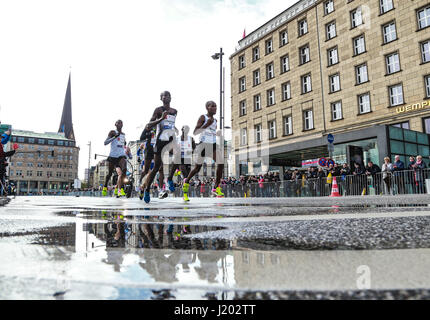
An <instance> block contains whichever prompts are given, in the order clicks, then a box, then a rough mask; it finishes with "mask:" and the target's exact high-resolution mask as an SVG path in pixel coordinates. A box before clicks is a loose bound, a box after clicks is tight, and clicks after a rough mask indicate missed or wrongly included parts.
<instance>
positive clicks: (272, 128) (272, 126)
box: [267, 120, 276, 139]
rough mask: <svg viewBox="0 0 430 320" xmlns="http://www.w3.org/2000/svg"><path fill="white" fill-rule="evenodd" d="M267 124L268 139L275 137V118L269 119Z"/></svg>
mask: <svg viewBox="0 0 430 320" xmlns="http://www.w3.org/2000/svg"><path fill="white" fill-rule="evenodd" d="M267 126H268V127H269V139H275V138H276V120H271V121H269V122H268V123H267Z"/></svg>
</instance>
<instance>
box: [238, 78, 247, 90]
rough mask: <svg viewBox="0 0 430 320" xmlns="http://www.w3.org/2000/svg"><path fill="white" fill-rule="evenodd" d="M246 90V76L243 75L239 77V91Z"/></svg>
mask: <svg viewBox="0 0 430 320" xmlns="http://www.w3.org/2000/svg"><path fill="white" fill-rule="evenodd" d="M245 90H246V78H245V77H242V78H240V79H239V92H243V91H245Z"/></svg>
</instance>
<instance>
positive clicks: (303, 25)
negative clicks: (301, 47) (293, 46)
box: [298, 19, 308, 37]
mask: <svg viewBox="0 0 430 320" xmlns="http://www.w3.org/2000/svg"><path fill="white" fill-rule="evenodd" d="M298 24H299V37H301V36H303V35H305V34H306V33H308V22H307V20H306V19H302V20H300V21H299V22H298Z"/></svg>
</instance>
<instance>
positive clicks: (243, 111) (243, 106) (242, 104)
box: [239, 100, 246, 116]
mask: <svg viewBox="0 0 430 320" xmlns="http://www.w3.org/2000/svg"><path fill="white" fill-rule="evenodd" d="M239 115H240V116H244V115H246V100H242V101H240V102H239Z"/></svg>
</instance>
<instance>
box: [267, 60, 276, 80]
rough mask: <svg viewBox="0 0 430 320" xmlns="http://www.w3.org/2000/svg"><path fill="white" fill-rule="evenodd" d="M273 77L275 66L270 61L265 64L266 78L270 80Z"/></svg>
mask: <svg viewBox="0 0 430 320" xmlns="http://www.w3.org/2000/svg"><path fill="white" fill-rule="evenodd" d="M274 77H275V67H274V65H273V62H272V63H269V64H268V65H266V80H270V79H272V78H274Z"/></svg>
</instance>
